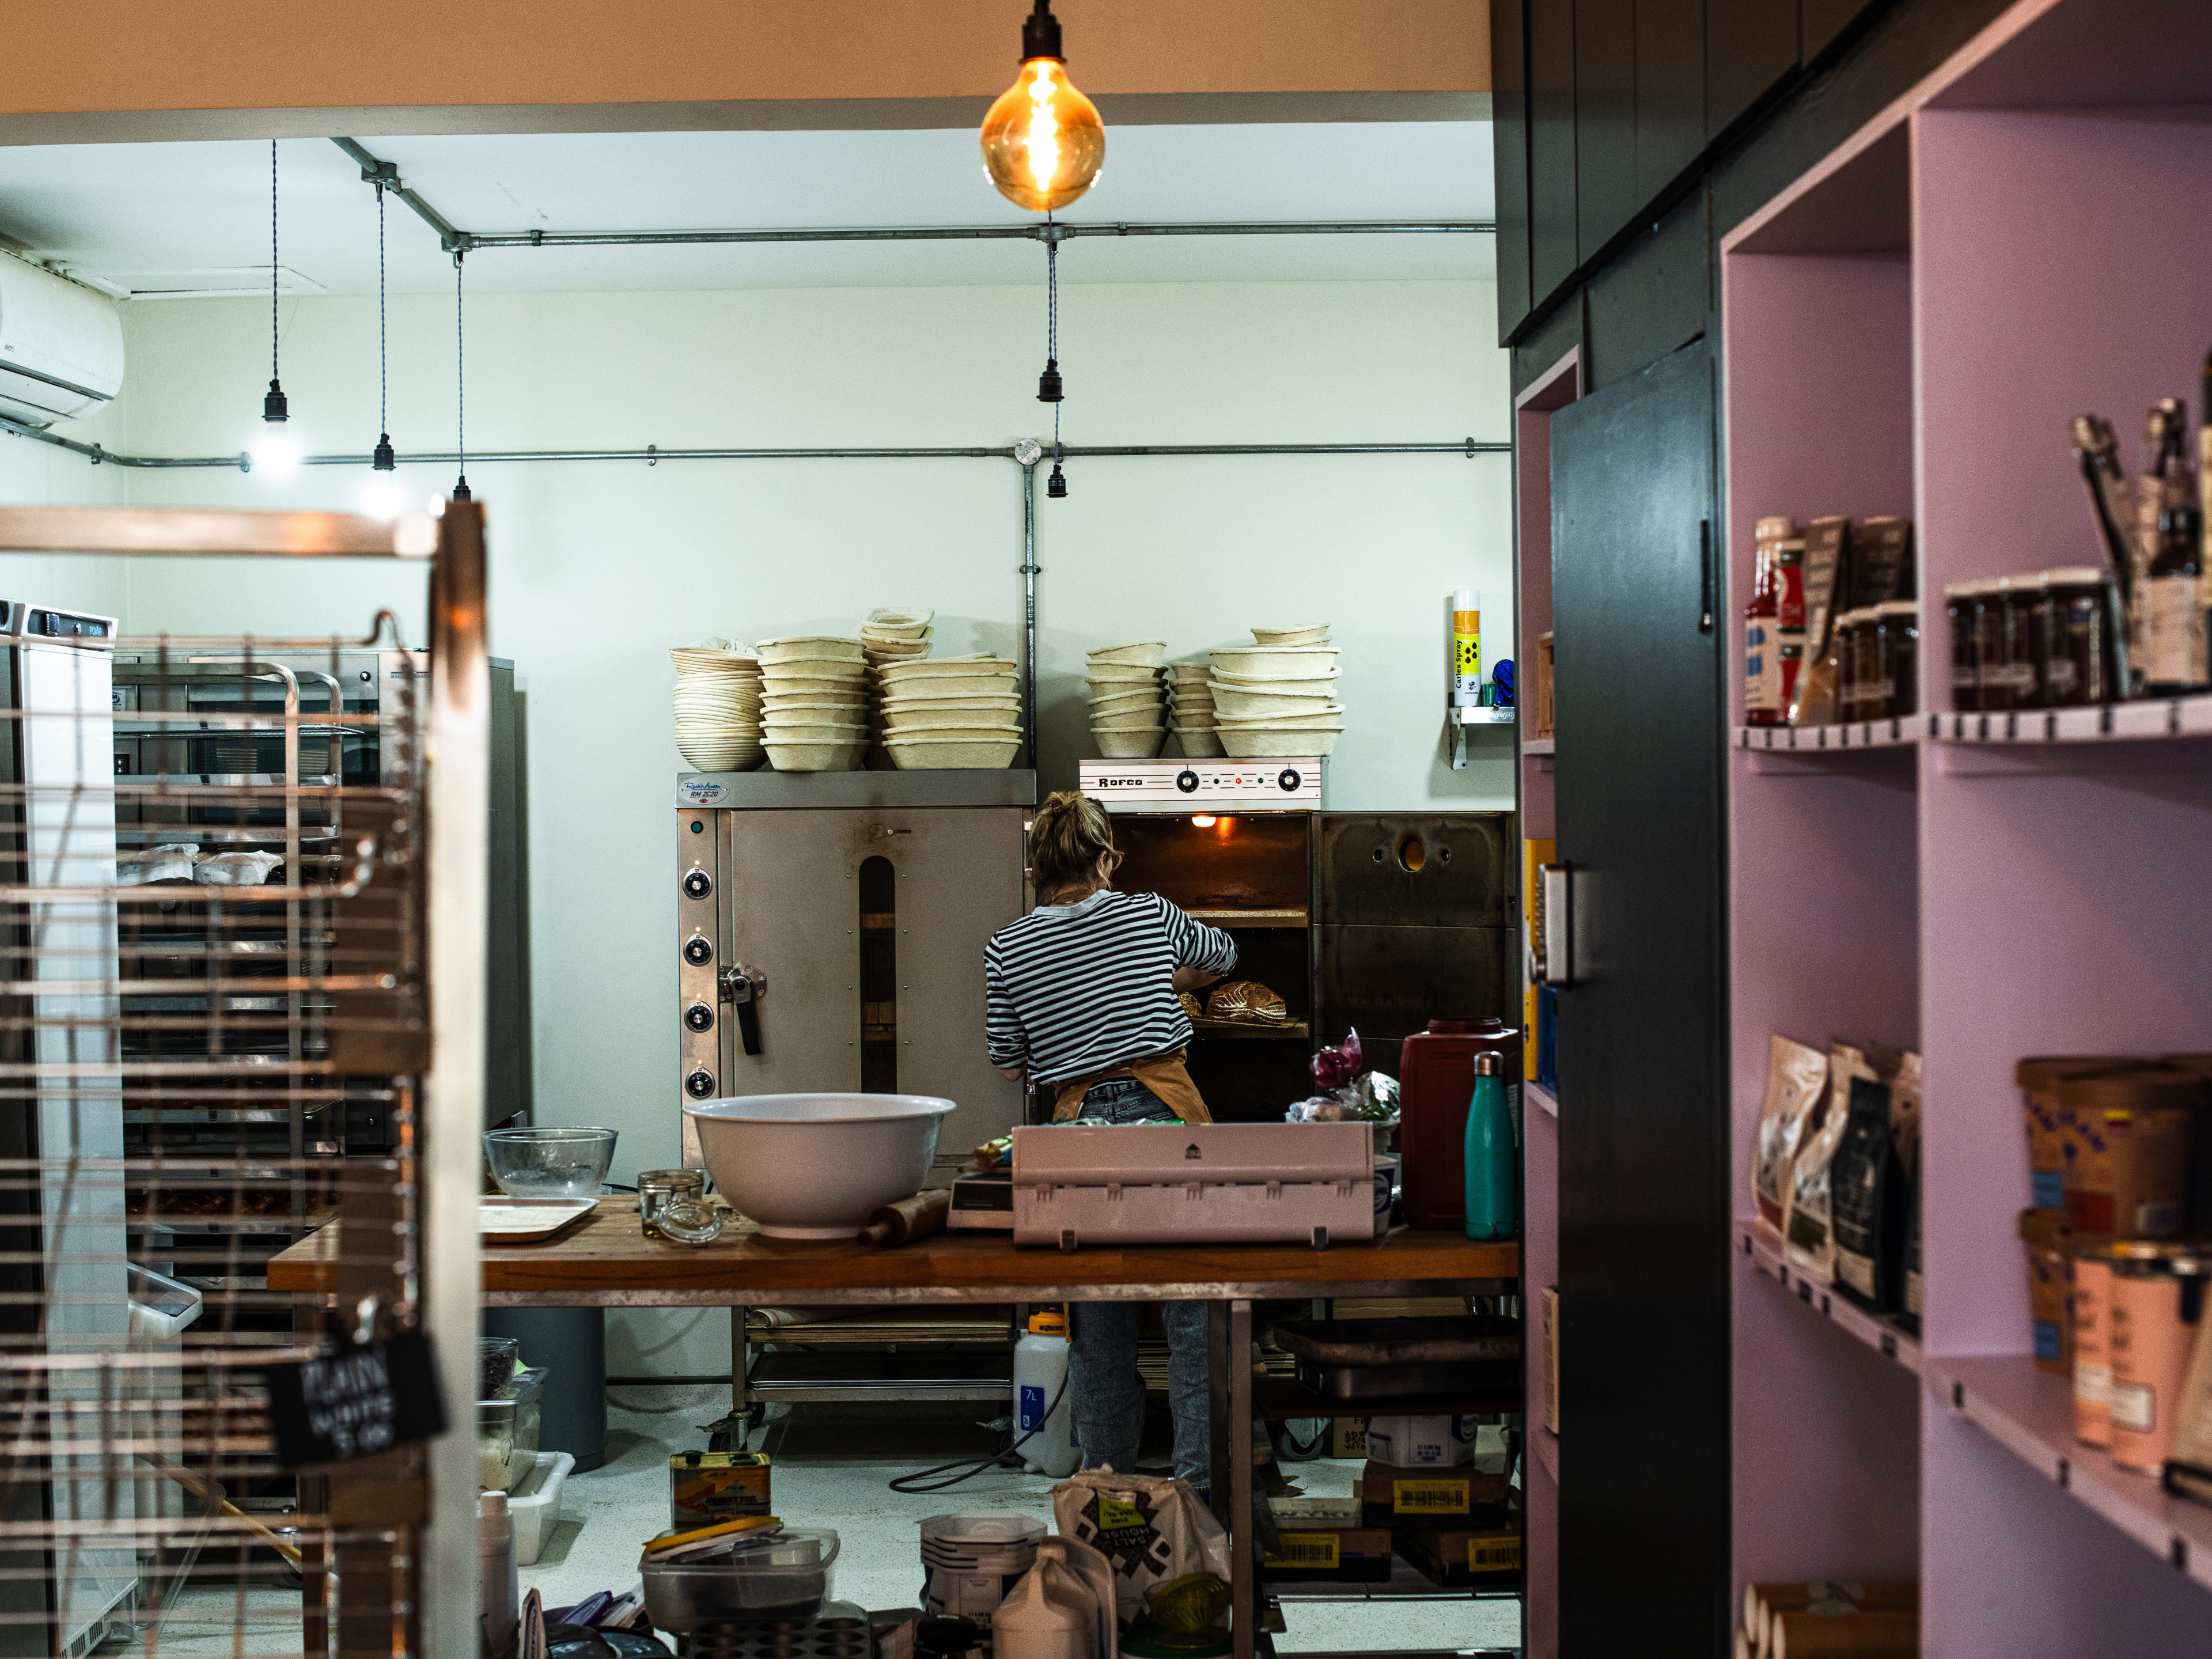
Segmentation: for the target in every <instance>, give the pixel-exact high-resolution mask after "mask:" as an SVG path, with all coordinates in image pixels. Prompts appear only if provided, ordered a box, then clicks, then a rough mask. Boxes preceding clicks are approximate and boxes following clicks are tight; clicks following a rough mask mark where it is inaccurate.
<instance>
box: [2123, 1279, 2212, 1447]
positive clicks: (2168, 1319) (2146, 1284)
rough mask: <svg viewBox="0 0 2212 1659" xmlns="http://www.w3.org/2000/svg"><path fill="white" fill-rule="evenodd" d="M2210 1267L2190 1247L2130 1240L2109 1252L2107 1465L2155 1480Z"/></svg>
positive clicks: (2200, 1316)
mask: <svg viewBox="0 0 2212 1659" xmlns="http://www.w3.org/2000/svg"><path fill="white" fill-rule="evenodd" d="M2208 1271H2212V1261H2205V1260H2203V1259H2202V1258H2199V1257H2197V1256H2196V1255H2192V1254H2191V1247H2190V1246H2187V1245H2182V1244H2162V1243H2154V1242H2152V1241H2150V1240H2147V1239H2142V1240H2136V1239H2127V1240H2122V1241H2120V1242H2118V1243H2115V1244H2114V1245H2113V1246H2112V1314H2111V1316H2110V1318H2109V1320H2108V1321H2107V1322H2106V1323H2107V1330H2108V1338H2107V1340H2108V1342H2109V1345H2110V1347H2111V1349H2112V1392H2111V1397H2110V1401H2109V1402H2108V1406H2107V1409H2108V1411H2109V1413H2110V1415H2111V1419H2112V1461H2113V1462H2115V1463H2117V1464H2118V1465H2119V1466H2120V1467H2121V1468H2124V1469H2139V1470H2141V1471H2142V1472H2143V1473H2145V1474H2157V1473H2158V1472H2159V1470H2160V1468H2161V1467H2163V1465H2164V1464H2165V1462H2166V1456H2167V1454H2169V1453H2170V1452H2172V1449H2173V1431H2174V1422H2175V1418H2176V1415H2177V1412H2176V1407H2178V1405H2179V1401H2180V1399H2181V1383H2182V1379H2183V1378H2184V1377H2185V1376H2186V1375H2187V1374H2188V1371H2189V1356H2190V1353H2191V1350H2192V1349H2193V1348H2194V1347H2195V1346H2196V1341H2197V1325H2198V1323H2199V1322H2201V1320H2202V1319H2203V1313H2204V1285H2205V1282H2206V1276H2207V1273H2208Z"/></svg>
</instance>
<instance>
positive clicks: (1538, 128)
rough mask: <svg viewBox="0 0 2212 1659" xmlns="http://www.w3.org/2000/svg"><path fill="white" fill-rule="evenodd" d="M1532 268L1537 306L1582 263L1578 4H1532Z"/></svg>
mask: <svg viewBox="0 0 2212 1659" xmlns="http://www.w3.org/2000/svg"><path fill="white" fill-rule="evenodd" d="M1581 262H1582V259H1581V255H1580V254H1579V253H1578V252H1577V236H1576V224H1575V0H1528V264H1529V292H1530V294H1531V295H1532V297H1533V299H1534V303H1535V304H1537V305H1540V306H1541V305H1542V304H1543V303H1544V301H1546V300H1547V299H1549V298H1550V297H1551V295H1552V292H1553V289H1557V288H1558V287H1559V284H1560V283H1564V282H1565V281H1566V280H1567V278H1568V277H1570V276H1573V275H1574V272H1575V267H1576V266H1577V264H1581Z"/></svg>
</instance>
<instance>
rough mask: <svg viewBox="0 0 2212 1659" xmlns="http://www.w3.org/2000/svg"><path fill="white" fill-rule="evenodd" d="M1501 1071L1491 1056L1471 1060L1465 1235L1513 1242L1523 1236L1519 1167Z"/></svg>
mask: <svg viewBox="0 0 2212 1659" xmlns="http://www.w3.org/2000/svg"><path fill="white" fill-rule="evenodd" d="M1504 1071H1505V1068H1504V1066H1503V1065H1502V1064H1501V1063H1500V1062H1499V1060H1498V1056H1497V1055H1496V1054H1477V1055H1476V1056H1475V1057H1474V1098H1473V1099H1472V1100H1471V1101H1469V1102H1468V1109H1467V1155H1466V1162H1465V1168H1466V1176H1467V1236H1468V1237H1469V1238H1483V1239H1490V1238H1513V1237H1518V1236H1519V1234H1520V1231H1521V1205H1520V1198H1519V1193H1518V1183H1517V1182H1516V1180H1515V1176H1516V1174H1517V1173H1518V1171H1517V1170H1516V1164H1518V1163H1519V1161H1520V1160H1519V1158H1518V1157H1517V1155H1516V1154H1517V1148H1516V1146H1515V1144H1514V1133H1513V1113H1512V1110H1511V1109H1510V1107H1508V1106H1507V1105H1506V1103H1505V1076H1504Z"/></svg>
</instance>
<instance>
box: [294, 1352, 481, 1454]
mask: <svg viewBox="0 0 2212 1659" xmlns="http://www.w3.org/2000/svg"><path fill="white" fill-rule="evenodd" d="M265 1375H266V1376H267V1379H268V1383H269V1419H270V1426H271V1427H272V1428H273V1429H274V1430H275V1431H276V1458H277V1461H278V1462H281V1463H283V1465H284V1466H285V1467H286V1468H304V1467H307V1466H308V1465H311V1464H317V1463H343V1462H347V1461H348V1460H349V1459H350V1458H356V1457H367V1456H368V1455H370V1454H371V1453H373V1452H380V1451H389V1450H391V1449H392V1447H394V1446H404V1445H409V1444H411V1443H414V1442H416V1441H418V1440H428V1439H429V1438H430V1437H432V1436H433V1435H435V1434H439V1433H441V1432H442V1431H444V1429H445V1426H446V1407H445V1402H444V1401H443V1400H442V1399H441V1397H440V1395H439V1392H438V1373H437V1370H436V1367H435V1365H433V1364H432V1363H431V1359H430V1340H429V1338H428V1337H426V1336H424V1335H422V1334H421V1333H420V1332H419V1331H404V1332H401V1333H400V1334H398V1335H396V1336H393V1337H392V1338H391V1339H390V1340H387V1341H383V1342H364V1343H361V1344H359V1345H357V1346H351V1347H344V1348H340V1349H339V1350H338V1351H337V1352H336V1353H332V1354H326V1355H325V1356H324V1357H323V1358H319V1359H307V1360H302V1361H301V1363H300V1364H296V1365H271V1366H270V1367H269V1368H268V1370H267V1372H266V1373H265Z"/></svg>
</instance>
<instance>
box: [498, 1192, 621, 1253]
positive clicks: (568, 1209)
mask: <svg viewBox="0 0 2212 1659" xmlns="http://www.w3.org/2000/svg"><path fill="white" fill-rule="evenodd" d="M598 1208H599V1200H598V1199H596V1198H491V1197H486V1198H485V1199H484V1200H483V1201H482V1202H481V1203H479V1204H478V1205H477V1232H478V1233H479V1234H480V1235H481V1236H482V1237H483V1242H484V1243H487V1244H543V1243H544V1242H545V1241H546V1240H547V1239H549V1238H552V1237H556V1236H557V1235H559V1234H561V1233H564V1232H566V1231H568V1229H569V1228H571V1227H573V1226H574V1225H576V1224H577V1223H578V1222H579V1221H581V1220H582V1219H583V1218H585V1217H586V1216H587V1215H589V1214H591V1212H592V1211H594V1210H596V1209H598Z"/></svg>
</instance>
